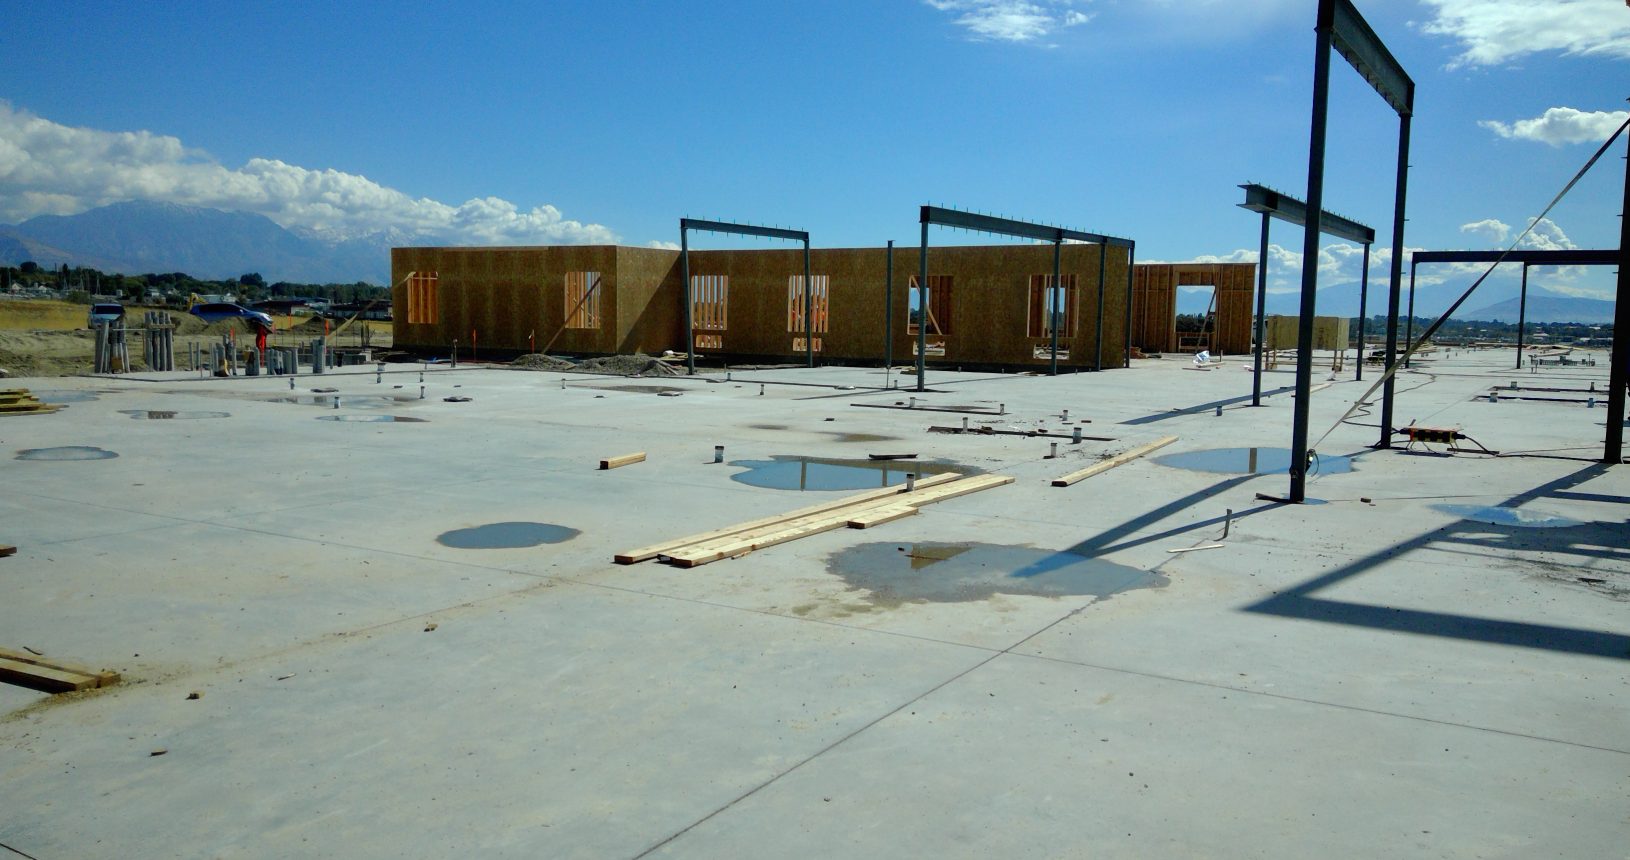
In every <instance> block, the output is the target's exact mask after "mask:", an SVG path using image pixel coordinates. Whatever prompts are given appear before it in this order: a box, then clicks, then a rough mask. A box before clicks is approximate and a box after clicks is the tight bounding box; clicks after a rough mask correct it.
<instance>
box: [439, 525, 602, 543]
mask: <svg viewBox="0 0 1630 860" xmlns="http://www.w3.org/2000/svg"><path fill="white" fill-rule="evenodd" d="M580 534H582V532H580V531H578V530H577V529H570V528H567V527H565V526H557V525H554V524H553V523H488V524H486V525H484V526H476V527H474V528H468V529H453V530H452V531H450V532H442V533H441V534H440V535H439V536H437V538H436V542H437V543H439V544H441V545H442V546H450V547H452V548H454V549H525V548H526V547H532V546H537V545H539V544H545V543H565V542H566V541H569V540H571V539H572V538H574V537H577V536H578V535H580Z"/></svg>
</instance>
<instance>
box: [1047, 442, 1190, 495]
mask: <svg viewBox="0 0 1630 860" xmlns="http://www.w3.org/2000/svg"><path fill="white" fill-rule="evenodd" d="M1176 441H1177V437H1176V436H1166V437H1164V438H1161V439H1156V440H1155V441H1153V442H1150V443H1149V444H1147V445H1139V446H1138V447H1136V448H1133V449H1132V450H1130V451H1123V452H1122V453H1120V454H1116V455H1115V456H1113V457H1110V458H1109V459H1108V460H1102V461H1099V462H1097V463H1094V464H1092V465H1091V466H1088V467H1087V468H1085V469H1082V470H1080V471H1077V472H1071V473H1069V474H1068V475H1061V476H1059V477H1057V478H1054V479H1053V486H1055V487H1068V486H1069V485H1071V484H1074V483H1076V482H1078V481H1083V480H1086V479H1087V478H1090V477H1092V476H1093V475H1096V474H1098V473H1099V472H1107V471H1109V470H1110V469H1113V468H1115V467H1116V466H1121V465H1125V464H1127V463H1130V462H1132V461H1133V460H1136V459H1138V458H1139V457H1142V456H1144V455H1145V454H1149V453H1152V452H1154V451H1158V450H1160V449H1161V448H1164V447H1166V446H1167V445H1170V444H1172V443H1173V442H1176Z"/></svg>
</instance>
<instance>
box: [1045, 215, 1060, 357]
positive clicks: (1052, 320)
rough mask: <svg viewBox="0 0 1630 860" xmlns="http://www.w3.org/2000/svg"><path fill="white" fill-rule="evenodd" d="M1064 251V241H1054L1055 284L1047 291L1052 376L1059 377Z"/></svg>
mask: <svg viewBox="0 0 1630 860" xmlns="http://www.w3.org/2000/svg"><path fill="white" fill-rule="evenodd" d="M1063 250H1064V240H1063V239H1055V240H1053V283H1052V284H1051V285H1050V289H1048V290H1047V314H1048V316H1047V328H1048V329H1049V330H1050V331H1051V332H1052V335H1053V362H1052V366H1051V370H1050V371H1049V374H1048V375H1050V376H1057V375H1058V302H1059V294H1060V293H1062V292H1064V288H1063V285H1062V284H1061V283H1059V264H1060V257H1061V256H1062V254H1063Z"/></svg>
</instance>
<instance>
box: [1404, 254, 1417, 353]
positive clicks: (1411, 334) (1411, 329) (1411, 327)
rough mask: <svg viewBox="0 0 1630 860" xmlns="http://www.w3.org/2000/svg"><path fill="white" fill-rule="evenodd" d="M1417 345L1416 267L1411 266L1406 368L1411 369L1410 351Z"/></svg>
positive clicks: (1406, 321) (1406, 335)
mask: <svg viewBox="0 0 1630 860" xmlns="http://www.w3.org/2000/svg"><path fill="white" fill-rule="evenodd" d="M1414 346H1415V267H1414V266H1411V267H1410V268H1409V313H1408V314H1406V315H1405V316H1404V369H1406V370H1407V369H1409V351H1410V349H1412V348H1414Z"/></svg>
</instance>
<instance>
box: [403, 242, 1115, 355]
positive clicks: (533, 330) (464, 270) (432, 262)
mask: <svg viewBox="0 0 1630 860" xmlns="http://www.w3.org/2000/svg"><path fill="white" fill-rule="evenodd" d="M1102 251H1103V249H1102V248H1101V246H1098V245H1091V244H1071V245H1064V246H1062V251H1061V262H1060V273H1061V276H1060V278H1059V282H1058V284H1057V285H1054V284H1053V283H1052V272H1053V247H1052V246H1051V245H1000V246H977V247H970V246H952V247H937V248H933V249H931V250H930V251H929V255H928V261H929V267H928V268H929V278H928V285H929V298H928V302H927V311H928V312H927V313H926V314H923V315H921V316H923V324H925V325H926V326H927V340H928V350H927V352H928V360H929V361H932V362H934V363H936V364H953V365H965V366H970V367H979V366H1036V365H1045V364H1048V363H1049V362H1050V360H1051V358H1050V352H1049V350H1048V347H1049V345H1050V344H1051V342H1052V329H1051V328H1050V327H1049V322H1050V315H1049V314H1048V312H1047V310H1048V306H1049V304H1050V303H1051V302H1052V301H1053V300H1055V299H1056V300H1057V301H1058V303H1059V312H1058V313H1057V315H1056V316H1053V317H1051V320H1052V321H1053V322H1054V324H1056V325H1057V327H1058V345H1059V364H1060V365H1061V366H1064V367H1070V368H1092V367H1096V366H1100V362H1101V366H1102V367H1104V368H1112V367H1121V366H1122V365H1123V360H1124V357H1125V354H1126V346H1127V340H1126V332H1127V327H1126V317H1127V314H1126V310H1127V306H1126V298H1127V292H1128V275H1127V269H1126V265H1127V254H1126V252H1125V250H1124V249H1121V248H1114V247H1111V248H1110V249H1109V250H1108V256H1107V258H1106V259H1104V261H1103V290H1102V292H1101V293H1100V290H1099V287H1098V284H1099V260H1100V254H1101V253H1102ZM888 253H889V252H888V251H887V250H886V249H883V248H829V249H814V250H811V252H810V270H809V271H810V282H811V284H812V286H813V290H812V295H811V296H810V304H811V305H812V306H813V313H812V314H811V322H812V324H813V329H814V341H815V343H814V347H815V354H816V357H817V360H818V361H831V362H852V363H869V362H881V361H883V359H884V356H885V353H886V351H888V350H889V349H890V346H891V344H890V341H891V340H892V352H891V353H890V354H891V355H892V357H893V359H894V360H895V361H897V362H906V361H911V360H914V357H915V355H916V352H915V350H916V344H917V325H918V320H917V316H918V314H916V313H915V311H914V308H915V305H916V299H915V288H916V282H917V271H918V250H917V249H915V248H897V249H895V250H894V252H893V253H894V268H893V280H892V283H891V282H890V281H889V278H888V262H889V261H888ZM680 269H681V267H680V255H679V252H677V251H670V250H662V249H651V248H629V247H622V246H609V245H570V246H549V247H530V248H395V249H392V251H391V281H392V283H393V284H394V285H395V286H394V287H393V289H392V296H391V298H392V303H393V307H394V309H395V323H394V333H395V343H396V345H397V346H398V347H399V348H403V349H409V350H415V351H423V352H429V353H441V354H446V353H448V352H449V351H450V350H451V349H452V348H453V342H454V341H455V340H456V341H458V344H459V351H460V354H461V355H463V356H466V357H467V356H468V355H469V351H468V347H469V345H470V344H471V341H472V340H473V341H474V342H475V344H476V345H477V346H478V348H479V355H480V356H481V357H494V358H498V357H504V356H513V355H518V354H521V353H526V352H541V351H545V350H547V351H549V352H551V353H557V354H569V355H601V354H615V353H632V352H646V353H660V352H662V351H664V350H673V351H676V352H682V351H684V350H685V349H686V348H687V345H690V346H692V347H694V348H695V350H696V352H697V354H698V355H717V356H719V357H721V358H723V359H726V360H730V361H791V360H795V359H801V358H802V357H803V355H804V349H805V344H804V333H805V325H806V323H805V320H804V283H803V281H804V265H803V252H802V250H800V249H786V250H782V249H770V250H729V251H719V250H712V251H691V252H690V275H691V315H690V316H691V331H689V332H686V331H684V326H685V313H684V311H685V306H684V301H685V298H684V295H685V292H684V289H683V284H682V280H681V274H680ZM1055 291H1056V294H1055ZM1100 296H1101V299H1102V301H1101V304H1100ZM1100 321H1101V322H1102V326H1101V331H1102V334H1101V336H1100ZM891 334H892V338H891V337H890V335H891Z"/></svg>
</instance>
